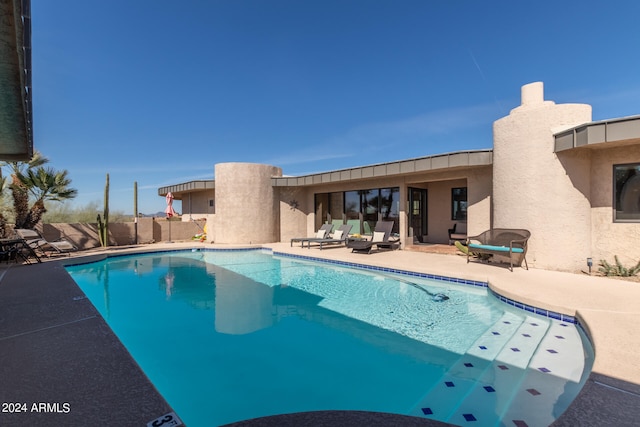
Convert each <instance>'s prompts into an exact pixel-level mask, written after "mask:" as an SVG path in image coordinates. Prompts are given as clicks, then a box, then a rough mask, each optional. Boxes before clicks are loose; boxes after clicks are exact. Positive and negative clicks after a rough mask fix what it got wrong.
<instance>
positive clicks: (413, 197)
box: [409, 187, 428, 243]
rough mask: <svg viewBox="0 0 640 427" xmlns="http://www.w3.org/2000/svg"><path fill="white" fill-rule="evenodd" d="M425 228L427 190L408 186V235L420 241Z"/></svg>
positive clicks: (425, 232)
mask: <svg viewBox="0 0 640 427" xmlns="http://www.w3.org/2000/svg"><path fill="white" fill-rule="evenodd" d="M427 233H428V229H427V190H426V189H425V188H411V187H410V188H409V236H415V237H416V238H417V239H418V241H419V242H420V243H424V242H423V236H425V235H426V234H427Z"/></svg>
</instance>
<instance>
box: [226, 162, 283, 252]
mask: <svg viewBox="0 0 640 427" xmlns="http://www.w3.org/2000/svg"><path fill="white" fill-rule="evenodd" d="M273 176H282V169H280V168H278V167H275V166H270V165H261V164H255V163H218V164H216V166H215V179H216V216H215V218H216V220H215V222H214V230H215V238H216V243H248V244H251V243H273V242H276V241H279V235H280V230H279V228H280V227H279V225H280V218H279V213H278V204H279V201H278V199H277V198H276V197H275V190H274V188H273V187H272V185H271V177H273Z"/></svg>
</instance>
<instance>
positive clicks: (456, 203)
mask: <svg viewBox="0 0 640 427" xmlns="http://www.w3.org/2000/svg"><path fill="white" fill-rule="evenodd" d="M451 219H452V220H454V221H466V220H467V187H458V188H452V189H451Z"/></svg>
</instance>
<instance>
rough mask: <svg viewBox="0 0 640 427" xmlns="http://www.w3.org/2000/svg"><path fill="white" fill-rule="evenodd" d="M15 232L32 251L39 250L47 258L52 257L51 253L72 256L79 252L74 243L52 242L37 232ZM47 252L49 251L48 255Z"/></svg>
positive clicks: (22, 230) (62, 240) (23, 229)
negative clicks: (74, 252)
mask: <svg viewBox="0 0 640 427" xmlns="http://www.w3.org/2000/svg"><path fill="white" fill-rule="evenodd" d="M15 232H16V234H17V235H18V237H20V238H21V239H22V240H24V241H25V243H26V244H27V245H28V246H29V247H30V248H31V249H33V250H34V251H36V250H37V251H39V252H40V253H42V254H43V255H45V256H47V257H50V256H51V253H57V254H67V255H71V254H70V252H73V251H77V250H78V248H76V247H75V246H74V245H73V243H71V242H69V241H67V240H64V239H60V240H55V241H51V242H50V241H48V240H46V239H45V238H44V237H42V236H41V235H40V233H38V232H37V231H36V230H28V229H26V228H18V229H16V230H15ZM47 250H48V251H49V253H48V254H47Z"/></svg>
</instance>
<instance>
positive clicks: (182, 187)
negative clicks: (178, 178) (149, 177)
mask: <svg viewBox="0 0 640 427" xmlns="http://www.w3.org/2000/svg"><path fill="white" fill-rule="evenodd" d="M214 188H216V183H215V181H213V180H200V181H189V182H185V183H183V184H175V185H169V186H167V187H160V188H158V195H159V196H162V197H164V196H166V195H167V193H168V192H171V194H173V197H175V198H176V199H178V200H180V199H181V198H182V194H183V193H193V192H196V191H207V190H213V189H214Z"/></svg>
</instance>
